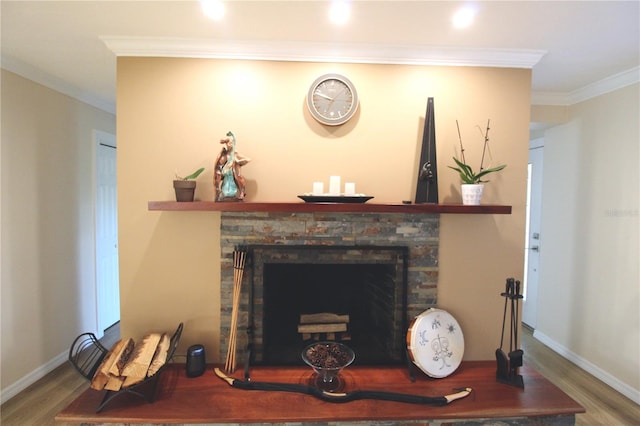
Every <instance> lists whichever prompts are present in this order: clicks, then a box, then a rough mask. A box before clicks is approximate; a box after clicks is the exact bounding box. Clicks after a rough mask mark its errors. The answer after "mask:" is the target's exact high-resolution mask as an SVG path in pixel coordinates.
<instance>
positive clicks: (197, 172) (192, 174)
mask: <svg viewBox="0 0 640 426" xmlns="http://www.w3.org/2000/svg"><path fill="white" fill-rule="evenodd" d="M202 172H204V167H200V168H199V169H198V170H196V171H195V172H193V173H191V174H190V175H188V176H185V177H181V176H178V173H176V180H191V179H195V178H197V177H198V176H200V173H202Z"/></svg>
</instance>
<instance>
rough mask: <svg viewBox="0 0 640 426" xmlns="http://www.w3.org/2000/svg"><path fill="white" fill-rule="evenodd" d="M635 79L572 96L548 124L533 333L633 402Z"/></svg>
mask: <svg viewBox="0 0 640 426" xmlns="http://www.w3.org/2000/svg"><path fill="white" fill-rule="evenodd" d="M639 89H640V85H638V84H634V85H631V86H628V87H625V88H623V89H619V90H616V91H614V92H611V93H608V94H605V95H602V96H598V97H596V98H593V99H590V100H587V101H584V102H581V103H578V104H576V105H572V106H571V107H569V108H568V110H569V119H568V122H567V123H566V124H563V125H560V126H557V127H554V128H552V129H550V130H548V131H547V132H546V133H545V138H544V178H543V180H544V182H543V192H542V194H543V195H542V196H543V199H542V217H541V241H540V243H541V251H540V277H539V281H540V282H539V298H538V312H539V313H538V321H537V329H536V334H535V336H536V337H538V338H540V339H541V340H543V341H544V342H545V343H547V344H548V345H550V346H551V347H553V348H554V349H555V350H556V351H558V352H560V353H562V354H563V355H565V356H566V357H568V358H569V359H571V360H572V361H574V362H576V363H577V364H578V365H581V366H582V367H584V368H586V369H587V370H588V371H589V372H591V373H592V374H594V375H596V377H599V378H601V379H602V380H604V381H605V382H607V383H609V384H611V385H612V386H614V388H616V389H617V390H619V391H621V392H623V393H624V394H625V395H627V396H628V397H630V398H632V399H634V400H635V401H636V402H639V401H640V388H639V384H640V370H639V369H638V360H639V359H640V311H639V310H638V306H640V291H639V289H638V283H639V282H640V281H639V269H638V259H639V258H640V251H639V247H638V241H639V236H640V228H639V226H638V225H639V220H638V207H639V198H638V197H639V194H640V189H639V183H640V175H639V174H638V159H639V158H640V151H639V143H638V141H639V140H640V97H639V96H638V93H640V92H639Z"/></svg>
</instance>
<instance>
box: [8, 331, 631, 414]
mask: <svg viewBox="0 0 640 426" xmlns="http://www.w3.org/2000/svg"><path fill="white" fill-rule="evenodd" d="M118 333H119V330H118V329H117V328H116V329H115V330H112V333H108V334H107V335H106V336H105V338H106V339H107V340H108V342H106V343H107V344H109V341H111V342H113V341H115V340H116V339H117V338H118V336H117V335H116V334H118ZM522 334H523V339H522V349H523V350H524V354H525V357H524V362H525V364H527V365H530V366H532V367H534V368H535V369H536V370H537V371H538V372H540V374H542V375H543V376H545V377H546V378H547V379H549V381H551V382H552V383H554V384H555V385H556V386H558V387H559V388H560V389H562V390H563V391H564V392H565V393H567V394H568V395H570V396H571V397H572V398H573V399H575V400H576V401H577V402H579V403H580V404H581V405H582V406H584V407H585V408H586V410H587V412H586V413H584V414H578V415H577V416H576V425H579V426H587V425H588V426H592V425H606V426H618V425H620V426H627V425H629V426H632V425H640V406H638V405H637V404H635V403H634V402H633V401H631V400H629V399H628V398H625V397H624V396H622V395H621V394H620V393H618V392H616V391H615V390H613V389H612V388H610V387H609V386H607V385H605V384H604V383H602V382H601V381H599V380H597V379H596V378H594V377H593V376H591V375H589V374H588V373H586V372H584V371H583V370H581V369H580V368H578V367H576V366H575V365H574V364H572V363H571V362H569V361H567V360H566V359H564V358H562V357H561V356H559V355H558V354H556V353H555V352H553V351H552V350H551V349H549V348H547V347H546V346H544V345H543V344H541V343H540V342H538V341H537V340H535V339H533V337H532V335H531V332H530V331H529V330H527V329H524V331H523V333H522ZM87 388H88V383H87V382H86V381H85V380H84V379H83V378H82V377H80V375H79V374H78V373H76V372H75V370H74V369H73V367H71V366H70V365H69V364H64V365H62V366H60V367H58V368H57V369H55V370H54V371H52V372H51V373H49V374H48V375H47V376H45V377H44V378H43V379H41V380H39V381H38V382H37V383H34V384H33V385H31V386H29V387H28V388H27V389H25V390H24V391H22V392H21V393H19V394H18V395H16V396H15V397H14V398H12V399H10V400H9V401H7V402H5V403H4V404H3V405H2V407H0V414H1V417H0V424H1V425H3V426H14V425H15V426H24V425H38V426H40V425H42V426H47V425H55V424H56V423H55V421H54V417H55V416H56V414H58V412H60V411H61V410H62V409H64V408H65V407H66V406H67V405H68V404H70V403H71V401H73V400H74V399H75V398H76V397H77V396H78V395H80V394H81V393H82V392H83V391H84V390H85V389H87Z"/></svg>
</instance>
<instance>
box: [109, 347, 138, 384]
mask: <svg viewBox="0 0 640 426" xmlns="http://www.w3.org/2000/svg"><path fill="white" fill-rule="evenodd" d="M134 346H135V344H134V342H133V339H132V338H129V339H128V340H127V341H126V342H125V344H124V345H121V347H120V348H119V351H120V352H119V353H117V354H115V359H114V363H113V365H112V366H111V368H110V369H109V374H110V375H111V376H115V377H117V376H122V370H123V369H124V366H125V364H126V363H127V360H128V359H129V356H130V355H131V352H133V348H134Z"/></svg>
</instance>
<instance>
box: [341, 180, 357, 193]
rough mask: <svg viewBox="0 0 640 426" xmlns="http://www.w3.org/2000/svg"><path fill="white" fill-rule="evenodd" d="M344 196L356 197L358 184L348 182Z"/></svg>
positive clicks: (345, 185)
mask: <svg viewBox="0 0 640 426" xmlns="http://www.w3.org/2000/svg"><path fill="white" fill-rule="evenodd" d="M344 195H356V184H355V183H353V182H346V183H345V184H344Z"/></svg>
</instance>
